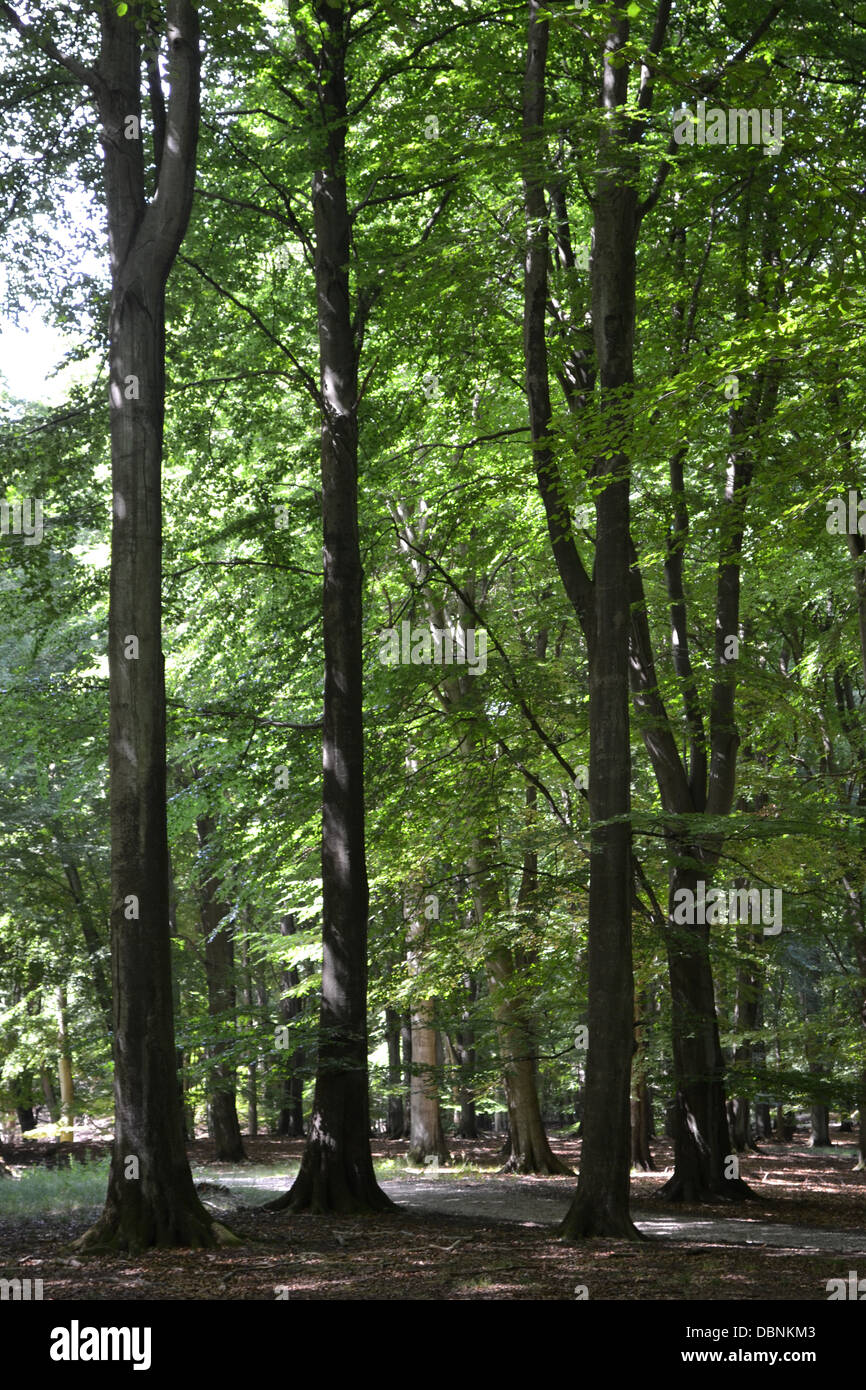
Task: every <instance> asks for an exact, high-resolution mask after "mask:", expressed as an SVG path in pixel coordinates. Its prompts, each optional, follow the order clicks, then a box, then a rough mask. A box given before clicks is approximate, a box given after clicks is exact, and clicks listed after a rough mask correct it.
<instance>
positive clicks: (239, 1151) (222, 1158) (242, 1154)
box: [216, 1143, 249, 1163]
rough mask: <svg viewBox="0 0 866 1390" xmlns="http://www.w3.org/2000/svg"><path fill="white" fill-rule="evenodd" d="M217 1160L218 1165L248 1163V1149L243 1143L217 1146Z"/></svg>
mask: <svg viewBox="0 0 866 1390" xmlns="http://www.w3.org/2000/svg"><path fill="white" fill-rule="evenodd" d="M216 1159H217V1162H218V1163H248V1162H249V1160H248V1158H247V1152H246V1149H245V1148H244V1146H243V1143H240V1144H234V1143H232V1144H222V1145H220V1144H217V1147H216Z"/></svg>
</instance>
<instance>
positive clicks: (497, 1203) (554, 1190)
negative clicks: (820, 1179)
mask: <svg viewBox="0 0 866 1390" xmlns="http://www.w3.org/2000/svg"><path fill="white" fill-rule="evenodd" d="M223 1181H225V1180H223ZM285 1185H286V1182H285V1179H284V1178H263V1177H256V1178H255V1179H252V1180H248V1181H247V1182H243V1181H242V1180H241V1181H240V1182H239V1181H238V1180H237V1178H233V1179H229V1180H228V1181H226V1186H228V1187H229V1189H230V1190H231V1191H232V1192H233V1194H234V1195H235V1196H236V1197H238V1198H239V1199H240V1200H241V1201H243V1202H248V1203H249V1204H250V1205H251V1206H253V1205H258V1203H259V1199H258V1198H257V1196H256V1195H255V1194H256V1193H257V1192H259V1191H260V1192H262V1197H261V1200H262V1201H265V1200H268V1198H269V1197H270V1194H271V1192H272V1191H273V1190H277V1191H283V1190H285ZM382 1187H383V1188H384V1190H385V1191H386V1192H387V1193H388V1196H389V1197H390V1198H391V1199H392V1201H394V1202H397V1203H398V1204H399V1205H400V1206H402V1207H405V1208H407V1209H408V1210H410V1211H416V1212H427V1213H430V1214H433V1213H439V1214H442V1215H446V1216H459V1217H467V1216H475V1217H481V1218H482V1219H485V1220H489V1221H510V1222H515V1223H517V1224H519V1225H522V1226H538V1227H544V1226H556V1225H558V1224H559V1222H560V1221H561V1220H562V1218H563V1217H564V1216H565V1213H566V1211H567V1210H568V1204H569V1202H570V1200H571V1195H572V1192H573V1191H574V1179H573V1178H560V1179H557V1178H500V1177H489V1178H488V1177H485V1178H453V1177H447V1176H442V1177H434V1176H432V1175H431V1176H430V1177H429V1178H428V1177H424V1178H420V1177H418V1178H415V1177H406V1178H397V1179H391V1180H386V1181H384V1182H383V1183H382ZM265 1194H267V1196H265ZM642 1207H644V1204H639V1205H638V1207H637V1208H636V1210H637V1218H636V1225H637V1226H638V1228H639V1229H640V1230H641V1231H643V1232H644V1233H645V1234H646V1235H648V1236H651V1237H653V1238H654V1239H656V1240H687V1241H690V1242H692V1241H694V1242H695V1243H697V1244H701V1245H719V1244H722V1245H745V1246H757V1247H761V1246H767V1247H772V1248H774V1249H778V1250H789V1251H791V1252H795V1253H797V1254H803V1255H818V1254H835V1255H852V1256H854V1255H856V1256H860V1257H864V1256H866V1231H862V1232H854V1231H838V1230H822V1229H820V1228H816V1227H809V1226H794V1225H789V1224H785V1223H782V1222H769V1221H760V1220H758V1219H756V1218H754V1217H748V1216H736V1217H733V1216H718V1215H713V1216H705V1217H700V1216H692V1215H677V1214H675V1213H674V1212H672V1211H670V1210H668V1211H666V1212H665V1213H664V1214H663V1215H656V1214H655V1213H652V1214H648V1213H647V1212H646V1210H645V1209H642Z"/></svg>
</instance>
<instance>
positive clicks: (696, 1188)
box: [655, 1173, 756, 1206]
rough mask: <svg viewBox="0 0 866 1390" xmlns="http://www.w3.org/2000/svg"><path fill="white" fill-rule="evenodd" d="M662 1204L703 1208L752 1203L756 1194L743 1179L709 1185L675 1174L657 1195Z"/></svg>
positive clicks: (728, 1179)
mask: <svg viewBox="0 0 866 1390" xmlns="http://www.w3.org/2000/svg"><path fill="white" fill-rule="evenodd" d="M655 1197H656V1199H657V1200H659V1201H662V1202H681V1203H682V1204H683V1205H685V1206H701V1205H705V1204H712V1203H718V1202H750V1201H754V1200H756V1199H755V1193H754V1192H753V1191H752V1189H751V1188H750V1187H749V1185H748V1183H746V1182H744V1181H743V1179H742V1178H722V1179H721V1181H720V1182H719V1183H717V1184H711V1185H707V1184H705V1183H703V1182H701V1181H700V1179H698V1178H691V1177H690V1178H686V1177H683V1176H682V1175H680V1174H677V1173H674V1175H673V1177H672V1178H668V1180H667V1182H666V1183H665V1184H664V1185H663V1186H662V1187H660V1188H659V1190H658V1192H656V1193H655Z"/></svg>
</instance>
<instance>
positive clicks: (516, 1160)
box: [498, 1153, 574, 1178]
mask: <svg viewBox="0 0 866 1390" xmlns="http://www.w3.org/2000/svg"><path fill="white" fill-rule="evenodd" d="M498 1171H499V1172H500V1173H523V1174H527V1175H531V1174H535V1175H537V1176H539V1177H543V1178H573V1177H574V1169H573V1168H569V1166H568V1164H567V1163H565V1162H564V1161H563V1160H562V1159H561V1158H557V1156H556V1154H554V1153H551V1154H549V1155H548V1156H547V1157H545V1158H540V1159H537V1158H535V1156H534V1155H533V1154H523V1155H520V1154H511V1155H509V1157H508V1159H507V1160H506V1162H505V1163H503V1165H502V1167H501V1168H500V1169H498Z"/></svg>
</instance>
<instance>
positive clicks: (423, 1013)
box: [406, 912, 450, 1164]
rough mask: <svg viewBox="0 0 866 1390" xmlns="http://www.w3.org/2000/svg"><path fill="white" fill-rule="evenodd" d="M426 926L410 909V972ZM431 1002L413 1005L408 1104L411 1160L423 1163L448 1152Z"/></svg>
mask: <svg viewBox="0 0 866 1390" xmlns="http://www.w3.org/2000/svg"><path fill="white" fill-rule="evenodd" d="M424 937H425V925H424V921H423V919H422V918H421V916H420V914H418V913H416V912H412V913H411V914H410V917H409V922H408V925H407V930H406V943H407V951H406V958H407V962H408V970H409V974H410V975H412V976H416V977H417V975H418V974H419V972H420V969H421V958H422V954H423V949H424ZM433 1013H434V1009H433V1001H432V1000H431V999H418V1000H416V1001H415V1002H414V1004H413V1006H412V1087H411V1100H410V1106H409V1153H408V1155H407V1156H408V1160H409V1162H410V1163H417V1164H424V1163H425V1161H426V1160H427V1159H428V1158H431V1157H432V1158H436V1159H438V1161H439V1162H440V1163H448V1162H449V1161H450V1155H449V1153H448V1146H447V1144H446V1143H445V1135H444V1132H443V1129H442V1112H441V1108H440V1105H439V1085H438V1066H437V1061H438V1058H437V1033H436V1025H435V1022H434V1018H433Z"/></svg>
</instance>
